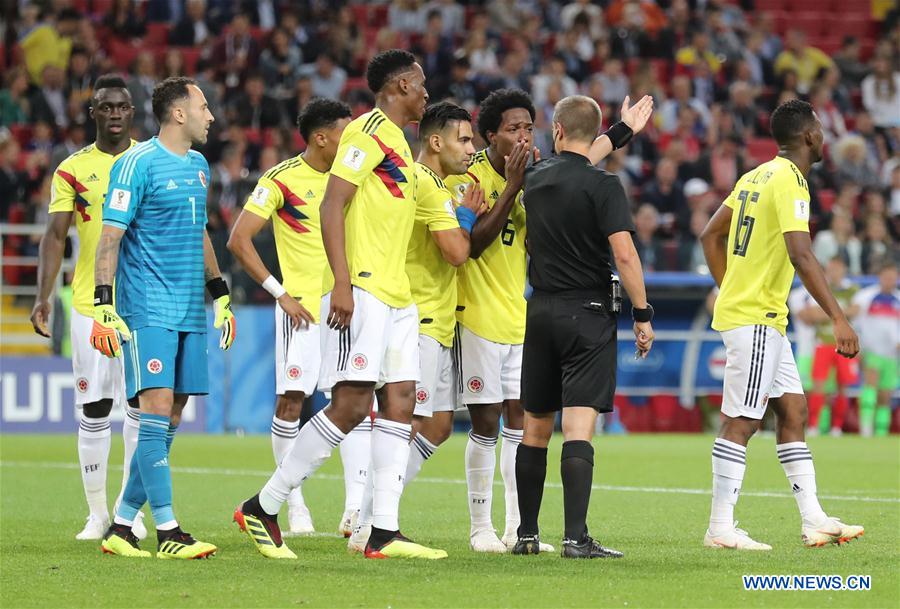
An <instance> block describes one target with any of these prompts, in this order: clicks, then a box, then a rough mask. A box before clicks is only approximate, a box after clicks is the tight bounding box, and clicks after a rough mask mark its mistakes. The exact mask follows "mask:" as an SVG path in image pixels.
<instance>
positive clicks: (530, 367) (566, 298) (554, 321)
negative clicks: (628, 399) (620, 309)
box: [522, 292, 616, 413]
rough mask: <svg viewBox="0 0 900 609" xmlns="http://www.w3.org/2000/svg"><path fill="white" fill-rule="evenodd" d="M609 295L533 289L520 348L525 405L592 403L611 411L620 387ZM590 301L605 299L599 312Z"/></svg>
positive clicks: (545, 407)
mask: <svg viewBox="0 0 900 609" xmlns="http://www.w3.org/2000/svg"><path fill="white" fill-rule="evenodd" d="M608 300H609V299H608V297H606V296H600V295H599V294H593V296H591V295H590V293H565V294H548V293H543V292H535V293H534V294H533V295H532V296H531V298H530V299H529V301H528V316H527V321H526V324H525V346H524V347H523V353H522V406H523V408H524V409H525V410H526V411H527V412H534V413H547V412H557V411H559V410H560V409H561V408H565V407H567V406H591V407H593V408H594V409H595V410H597V411H598V412H612V409H613V395H614V393H615V390H616V319H615V317H614V316H613V315H612V314H610V313H609V312H608V308H607V303H608ZM591 302H601V303H603V309H602V310H601V311H598V310H596V309H595V308H592V307H590V303H591Z"/></svg>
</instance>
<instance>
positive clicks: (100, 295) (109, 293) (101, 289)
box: [94, 285, 113, 307]
mask: <svg viewBox="0 0 900 609" xmlns="http://www.w3.org/2000/svg"><path fill="white" fill-rule="evenodd" d="M112 303H113V289H112V286H111V285H98V286H97V287H95V288H94V306H95V307H99V306H100V305H111V304H112Z"/></svg>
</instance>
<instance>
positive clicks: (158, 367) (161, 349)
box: [122, 326, 209, 399]
mask: <svg viewBox="0 0 900 609" xmlns="http://www.w3.org/2000/svg"><path fill="white" fill-rule="evenodd" d="M206 340H207V339H206V332H178V331H177V330H169V329H167V328H158V327H154V326H147V327H144V328H138V329H132V330H131V340H130V341H128V342H126V343H125V345H124V347H123V349H122V350H123V351H124V353H125V393H126V395H127V396H128V399H131V398H133V397H135V396H136V395H138V394H139V393H140V392H141V391H143V390H145V389H158V388H161V387H167V388H169V389H172V390H173V391H174V392H175V393H185V394H188V395H206V394H207V393H209V369H208V367H207V355H206V354H207V344H206Z"/></svg>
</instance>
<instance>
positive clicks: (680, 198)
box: [641, 158, 687, 230]
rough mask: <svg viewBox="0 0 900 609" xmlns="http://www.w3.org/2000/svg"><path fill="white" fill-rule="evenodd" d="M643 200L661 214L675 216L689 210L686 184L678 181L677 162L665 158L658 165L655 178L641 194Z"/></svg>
mask: <svg viewBox="0 0 900 609" xmlns="http://www.w3.org/2000/svg"><path fill="white" fill-rule="evenodd" d="M641 199H642V200H643V201H645V202H646V203H650V204H651V205H653V207H655V208H656V211H658V212H659V213H661V214H673V215H674V214H678V213H679V212H681V211H682V210H684V209H686V208H687V202H686V201H685V199H684V184H682V182H681V180H679V179H678V165H676V163H675V161H673V160H672V159H667V158H663V159H662V160H660V161H659V163H657V164H656V172H655V174H654V178H653V180H651V181H650V183H649V184H647V186H646V187H645V188H644V189H643V191H642V192H641ZM664 223H665V222H664ZM654 230H655V229H654Z"/></svg>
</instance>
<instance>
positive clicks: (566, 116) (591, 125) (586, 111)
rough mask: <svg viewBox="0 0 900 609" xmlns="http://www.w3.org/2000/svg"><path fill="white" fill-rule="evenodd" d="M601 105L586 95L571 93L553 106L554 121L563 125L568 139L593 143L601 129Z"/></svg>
mask: <svg viewBox="0 0 900 609" xmlns="http://www.w3.org/2000/svg"><path fill="white" fill-rule="evenodd" d="M602 118H603V117H602V114H601V113H600V106H598V105H597V102H595V101H594V100H593V99H591V98H590V97H587V96H585V95H570V96H569V97H566V98H564V99H561V100H560V101H559V102H557V104H556V106H555V107H554V108H553V122H554V123H556V124H558V125H559V126H560V127H562V131H563V133H562V135H563V136H565V138H566V139H571V140H576V141H579V142H586V143H591V142H593V141H594V138H596V137H597V132H598V131H600V121H601V119H602Z"/></svg>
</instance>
